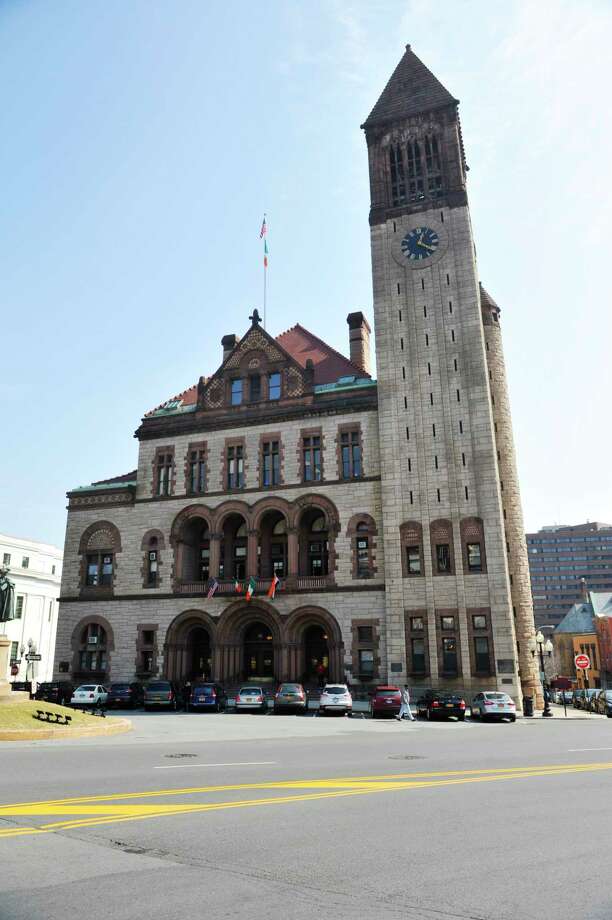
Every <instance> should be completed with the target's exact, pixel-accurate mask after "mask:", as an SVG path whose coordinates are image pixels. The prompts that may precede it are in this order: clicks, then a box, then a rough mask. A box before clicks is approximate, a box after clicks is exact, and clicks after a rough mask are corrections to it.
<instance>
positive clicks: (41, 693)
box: [34, 680, 74, 706]
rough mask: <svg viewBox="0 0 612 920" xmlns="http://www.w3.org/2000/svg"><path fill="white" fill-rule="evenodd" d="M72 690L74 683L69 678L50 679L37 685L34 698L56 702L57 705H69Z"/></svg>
mask: <svg viewBox="0 0 612 920" xmlns="http://www.w3.org/2000/svg"><path fill="white" fill-rule="evenodd" d="M73 692H74V684H72V683H71V682H70V681H69V680H51V681H46V682H43V683H42V684H39V685H38V689H37V691H36V694H35V695H34V699H35V700H44V701H45V702H46V703H57V704H58V706H69V705H70V700H71V699H72V694H73Z"/></svg>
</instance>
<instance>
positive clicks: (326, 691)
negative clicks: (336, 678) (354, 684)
mask: <svg viewBox="0 0 612 920" xmlns="http://www.w3.org/2000/svg"><path fill="white" fill-rule="evenodd" d="M319 712H320V714H321V715H324V716H326V715H327V714H328V713H330V712H341V713H342V715H348V716H350V715H352V714H353V697H352V696H351V694H350V692H349V688H348V687H347V686H346V684H325V686H324V687H323V690H322V692H321V699H320V700H319Z"/></svg>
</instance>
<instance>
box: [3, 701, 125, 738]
mask: <svg viewBox="0 0 612 920" xmlns="http://www.w3.org/2000/svg"><path fill="white" fill-rule="evenodd" d="M37 709H42V710H43V712H54V713H55V712H61V714H62V715H64V716H66V715H67V716H71V718H72V722H71V723H70V725H71V726H79V727H80V728H83V727H85V726H88V725H100V723H104V722H106V721H107V720H106V719H101V718H100V717H99V716H90V715H89V714H88V713H84V712H80V710H78V709H69V708H68V707H67V706H57V705H56V704H55V703H47V702H45V701H44V700H17V701H15V702H14V703H0V731H1V730H4V731H8V730H9V729H27V730H28V731H36V730H37V729H44V728H49V727H50V726H51V725H55V723H51V722H41V721H39V720H38V719H33V718H32V716H34V715H36V710H37ZM59 727H60V728H61V727H62V726H59ZM66 732H67V733H69V732H70V728H69V727H68V726H66Z"/></svg>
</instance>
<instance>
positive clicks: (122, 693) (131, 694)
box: [106, 681, 144, 709]
mask: <svg viewBox="0 0 612 920" xmlns="http://www.w3.org/2000/svg"><path fill="white" fill-rule="evenodd" d="M143 700H144V688H143V686H142V684H139V683H138V682H137V681H133V682H132V683H131V684H129V683H123V684H111V685H110V687H109V688H108V697H107V698H106V706H107V708H108V709H111V708H112V707H113V706H114V707H116V708H117V709H119V707H120V706H129V707H130V708H131V709H134V708H135V707H136V706H142V704H143Z"/></svg>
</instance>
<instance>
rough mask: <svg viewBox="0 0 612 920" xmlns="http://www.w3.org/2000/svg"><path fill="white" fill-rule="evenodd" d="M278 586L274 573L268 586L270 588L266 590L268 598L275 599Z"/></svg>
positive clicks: (278, 582) (276, 576)
mask: <svg viewBox="0 0 612 920" xmlns="http://www.w3.org/2000/svg"><path fill="white" fill-rule="evenodd" d="M279 584H280V578H279V577H278V575H277V574H276V572H275V573H274V575H273V577H272V582H271V584H270V587H269V588H268V597H271V598H274V597H276V586H277V585H279Z"/></svg>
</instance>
